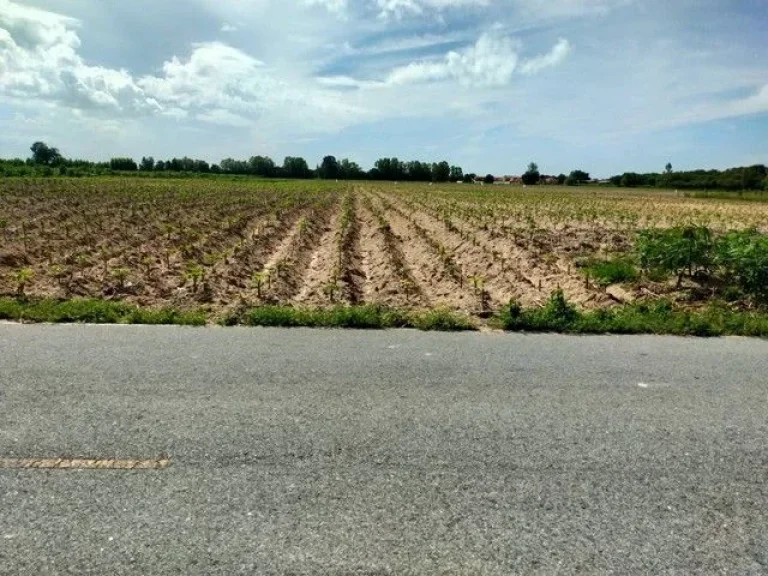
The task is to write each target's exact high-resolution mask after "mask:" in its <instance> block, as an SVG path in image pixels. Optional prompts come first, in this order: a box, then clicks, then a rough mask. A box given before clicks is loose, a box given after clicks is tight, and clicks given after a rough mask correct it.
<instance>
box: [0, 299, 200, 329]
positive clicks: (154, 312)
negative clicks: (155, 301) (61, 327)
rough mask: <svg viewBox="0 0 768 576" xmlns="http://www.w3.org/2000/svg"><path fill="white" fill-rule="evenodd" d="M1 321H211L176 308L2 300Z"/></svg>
mask: <svg viewBox="0 0 768 576" xmlns="http://www.w3.org/2000/svg"><path fill="white" fill-rule="evenodd" d="M0 320H15V321H21V322H51V323H74V322H82V323H92V324H176V325H181V326H202V325H205V323H206V320H207V319H206V315H205V313H203V312H184V311H179V310H175V309H173V308H142V307H139V306H133V305H131V304H127V303H125V302H114V301H109V300H97V299H85V298H84V299H72V300H55V299H51V298H43V299H35V300H33V299H24V298H0Z"/></svg>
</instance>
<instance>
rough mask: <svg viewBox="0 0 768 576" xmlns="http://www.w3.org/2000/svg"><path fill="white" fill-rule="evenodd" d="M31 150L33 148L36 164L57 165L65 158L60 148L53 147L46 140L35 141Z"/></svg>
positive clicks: (33, 160) (33, 157)
mask: <svg viewBox="0 0 768 576" xmlns="http://www.w3.org/2000/svg"><path fill="white" fill-rule="evenodd" d="M30 150H32V162H33V163H35V164H43V165H45V166H56V165H57V164H59V163H61V162H62V161H63V160H64V157H63V156H62V155H61V153H60V152H59V150H58V148H52V147H50V146H48V145H47V144H46V143H45V142H35V143H34V144H32V146H31V147H30Z"/></svg>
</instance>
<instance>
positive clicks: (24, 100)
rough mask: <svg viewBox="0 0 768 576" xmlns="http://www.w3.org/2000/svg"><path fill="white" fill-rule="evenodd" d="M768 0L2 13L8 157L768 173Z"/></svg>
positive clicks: (508, 0) (75, 2)
mask: <svg viewBox="0 0 768 576" xmlns="http://www.w3.org/2000/svg"><path fill="white" fill-rule="evenodd" d="M766 31H768V7H767V6H766V3H765V0H496V1H494V0H281V1H277V0H163V1H162V2H157V1H154V0H132V1H131V2H118V1H117V0H57V1H48V0H27V1H24V2H21V1H15V0H14V1H11V0H0V156H4V157H8V156H21V157H26V156H27V155H28V154H29V150H28V149H29V146H30V144H31V143H32V142H33V141H35V140H44V141H46V142H48V143H50V144H52V145H55V146H57V147H59V148H60V149H61V150H62V152H63V153H64V154H65V155H67V156H71V157H81V158H90V159H107V158H109V157H111V156H125V155H129V156H133V157H136V158H139V157H141V156H142V155H153V156H155V157H156V158H167V157H171V156H174V155H176V156H183V155H187V156H192V157H199V158H204V159H207V160H209V161H212V162H218V161H219V160H220V159H222V158H224V157H227V156H232V157H236V158H247V157H249V156H252V155H255V154H267V155H270V156H272V157H273V158H274V159H275V160H277V161H278V162H281V161H282V158H283V157H284V156H286V155H302V156H304V157H306V158H307V160H308V161H309V162H310V164H315V163H318V162H319V161H320V159H321V158H322V157H323V156H324V155H326V154H333V155H335V156H337V157H339V158H342V157H349V158H351V159H353V160H357V161H358V162H360V163H361V164H362V165H363V166H364V167H369V166H370V165H371V164H372V163H373V161H375V159H376V158H379V157H381V156H398V157H400V158H402V159H423V160H441V159H446V160H448V161H449V162H451V163H452V164H458V165H460V166H462V167H464V169H465V170H467V171H475V172H478V173H486V172H492V173H496V174H517V173H520V172H522V171H523V170H524V169H525V166H526V164H527V163H528V162H529V161H536V162H537V163H538V164H539V166H540V168H541V170H542V171H543V172H545V173H560V172H565V173H567V172H569V171H570V170H573V169H575V168H582V169H584V170H587V171H589V172H591V173H592V174H594V175H597V176H608V175H611V174H615V173H620V172H624V171H628V170H634V171H651V170H657V171H658V170H662V169H663V167H664V165H665V164H666V163H667V162H672V164H673V165H674V167H675V168H676V169H690V168H697V167H706V168H710V167H711V168H724V167H728V166H734V165H745V164H754V163H768V33H766Z"/></svg>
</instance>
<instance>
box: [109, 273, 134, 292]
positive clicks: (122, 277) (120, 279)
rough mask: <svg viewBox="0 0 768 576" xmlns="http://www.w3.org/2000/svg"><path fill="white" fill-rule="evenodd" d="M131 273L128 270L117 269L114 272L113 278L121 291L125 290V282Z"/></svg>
mask: <svg viewBox="0 0 768 576" xmlns="http://www.w3.org/2000/svg"><path fill="white" fill-rule="evenodd" d="M130 273H131V271H130V270H129V269H128V268H115V269H114V270H112V277H113V278H114V279H115V280H116V281H117V287H118V288H119V289H120V290H123V289H124V288H125V282H126V280H127V279H128V275H129V274H130Z"/></svg>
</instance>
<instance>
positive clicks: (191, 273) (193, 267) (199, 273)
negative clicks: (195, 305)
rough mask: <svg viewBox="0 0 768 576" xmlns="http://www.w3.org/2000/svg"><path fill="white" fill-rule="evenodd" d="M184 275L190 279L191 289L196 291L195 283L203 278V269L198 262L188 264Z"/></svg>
mask: <svg viewBox="0 0 768 576" xmlns="http://www.w3.org/2000/svg"><path fill="white" fill-rule="evenodd" d="M186 277H187V279H189V280H192V291H193V292H197V284H198V282H200V281H201V280H204V279H205V270H204V269H203V267H202V266H200V265H198V264H190V265H189V266H188V267H187V273H186Z"/></svg>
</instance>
